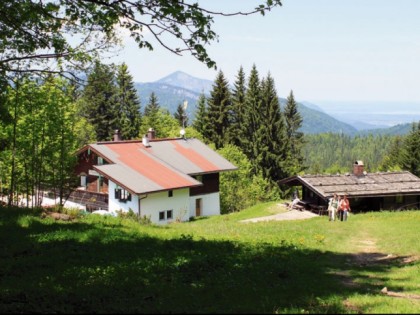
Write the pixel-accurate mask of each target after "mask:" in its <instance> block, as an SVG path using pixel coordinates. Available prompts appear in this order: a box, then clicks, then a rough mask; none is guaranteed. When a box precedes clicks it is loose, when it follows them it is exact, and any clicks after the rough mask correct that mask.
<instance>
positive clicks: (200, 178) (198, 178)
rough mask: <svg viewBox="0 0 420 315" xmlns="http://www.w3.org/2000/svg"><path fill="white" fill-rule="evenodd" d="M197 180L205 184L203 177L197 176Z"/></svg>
mask: <svg viewBox="0 0 420 315" xmlns="http://www.w3.org/2000/svg"><path fill="white" fill-rule="evenodd" d="M195 179H196V180H198V181H199V182H200V183H202V182H203V175H197V176H196V177H195Z"/></svg>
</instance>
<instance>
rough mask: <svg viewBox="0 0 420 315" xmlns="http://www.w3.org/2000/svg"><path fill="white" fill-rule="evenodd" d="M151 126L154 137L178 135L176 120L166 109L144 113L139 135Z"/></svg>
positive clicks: (178, 128) (143, 133)
mask: <svg viewBox="0 0 420 315" xmlns="http://www.w3.org/2000/svg"><path fill="white" fill-rule="evenodd" d="M150 128H153V129H154V130H155V132H156V134H155V136H156V138H167V137H179V130H180V127H179V125H178V121H177V120H176V119H175V118H174V117H173V116H172V115H171V114H170V113H169V111H168V110H166V109H162V108H160V109H158V110H157V111H156V112H153V113H151V114H149V115H144V116H143V119H142V125H141V127H140V135H139V136H140V137H142V136H143V135H145V134H147V131H148V130H149V129H150Z"/></svg>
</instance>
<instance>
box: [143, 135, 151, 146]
mask: <svg viewBox="0 0 420 315" xmlns="http://www.w3.org/2000/svg"><path fill="white" fill-rule="evenodd" d="M142 142H143V145H144V146H145V147H146V148H148V147H150V143H149V139H148V137H147V135H144V136H143V139H142Z"/></svg>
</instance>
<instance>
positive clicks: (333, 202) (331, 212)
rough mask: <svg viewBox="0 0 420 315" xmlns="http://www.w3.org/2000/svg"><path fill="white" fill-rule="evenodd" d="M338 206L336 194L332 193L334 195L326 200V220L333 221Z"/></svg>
mask: <svg viewBox="0 0 420 315" xmlns="http://www.w3.org/2000/svg"><path fill="white" fill-rule="evenodd" d="M337 207H338V195H337V194H336V193H334V195H333V196H332V197H331V198H330V201H329V202H328V220H329V221H335V213H336V211H337Z"/></svg>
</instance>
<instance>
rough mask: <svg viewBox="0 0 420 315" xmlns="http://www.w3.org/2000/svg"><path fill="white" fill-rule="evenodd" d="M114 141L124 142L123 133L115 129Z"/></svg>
mask: <svg viewBox="0 0 420 315" xmlns="http://www.w3.org/2000/svg"><path fill="white" fill-rule="evenodd" d="M114 141H122V137H121V133H120V131H119V130H118V129H115V133H114Z"/></svg>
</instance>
